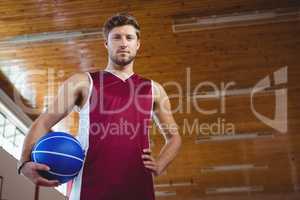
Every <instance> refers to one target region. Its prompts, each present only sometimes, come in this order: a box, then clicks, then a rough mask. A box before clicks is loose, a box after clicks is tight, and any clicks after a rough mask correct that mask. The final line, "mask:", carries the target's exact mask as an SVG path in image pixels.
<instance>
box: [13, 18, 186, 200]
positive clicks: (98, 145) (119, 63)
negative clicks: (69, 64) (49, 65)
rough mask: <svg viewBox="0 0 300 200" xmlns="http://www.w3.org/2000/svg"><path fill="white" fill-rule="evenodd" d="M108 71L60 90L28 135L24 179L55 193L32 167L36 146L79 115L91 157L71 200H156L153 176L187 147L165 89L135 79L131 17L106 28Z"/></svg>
mask: <svg viewBox="0 0 300 200" xmlns="http://www.w3.org/2000/svg"><path fill="white" fill-rule="evenodd" d="M104 36H105V47H106V48H107V51H108V64H107V67H106V68H105V70H103V71H97V72H94V73H79V74H75V75H73V76H72V77H70V78H69V79H68V80H66V81H65V82H64V84H63V85H62V86H61V88H60V89H59V92H58V95H57V97H56V98H55V100H54V102H53V103H51V104H50V105H49V107H48V109H47V111H46V112H44V113H42V114H41V115H40V116H39V117H38V118H37V119H36V120H35V121H34V123H33V124H32V126H31V128H30V130H29V133H28V134H27V135H26V138H25V141H24V145H23V151H22V156H21V160H20V167H19V172H21V173H22V174H23V175H25V176H26V177H27V178H29V179H30V180H31V181H32V182H33V183H35V184H37V185H41V186H49V187H54V186H57V185H58V184H59V183H58V181H55V180H54V181H53V180H46V179H44V178H42V177H41V176H39V174H38V173H37V170H46V171H47V170H51V169H49V167H48V166H45V165H42V164H36V163H33V162H31V160H30V153H31V149H32V147H33V145H34V144H35V142H36V141H37V140H38V139H39V138H40V137H41V136H43V135H44V134H46V133H48V132H49V131H50V130H51V127H52V126H54V125H55V124H56V123H57V122H59V121H60V120H61V119H63V118H64V117H65V116H66V115H68V114H69V113H70V112H71V111H72V110H73V109H74V108H77V109H78V110H79V117H80V121H79V132H78V135H76V136H77V138H78V140H79V141H80V143H81V145H82V147H83V148H84V150H85V153H86V157H85V162H84V166H83V168H82V170H81V171H80V173H79V175H78V176H77V177H76V178H75V179H74V183H73V186H72V192H71V197H70V199H71V200H120V199H126V200H153V199H155V197H154V188H153V178H152V175H155V176H158V175H160V174H162V173H163V172H164V170H165V169H166V168H167V166H168V165H169V164H170V163H171V161H172V160H173V159H174V158H175V156H176V154H177V153H178V150H179V148H180V146H181V137H180V135H179V134H178V130H177V128H176V123H175V121H174V118H173V116H172V113H171V108H170V102H169V99H168V96H167V94H166V92H165V90H164V89H163V87H162V86H161V85H160V84H159V83H157V82H154V81H152V80H149V79H146V78H143V77H141V76H140V75H138V74H136V73H134V71H133V64H134V59H135V57H136V54H137V51H138V49H139V48H140V27H139V25H138V23H137V21H136V20H135V19H134V18H133V17H132V16H130V15H126V14H117V15H115V16H112V17H111V18H110V19H108V21H107V22H106V23H105V25H104ZM152 118H154V119H156V120H155V121H156V122H158V123H159V127H160V132H162V133H163V134H164V136H165V139H166V143H165V145H164V146H163V148H162V149H161V152H160V154H159V155H158V157H157V158H156V159H155V158H154V157H153V156H152V155H151V154H150V153H151V151H150V144H149V130H148V129H149V126H150V125H151V119H152Z"/></svg>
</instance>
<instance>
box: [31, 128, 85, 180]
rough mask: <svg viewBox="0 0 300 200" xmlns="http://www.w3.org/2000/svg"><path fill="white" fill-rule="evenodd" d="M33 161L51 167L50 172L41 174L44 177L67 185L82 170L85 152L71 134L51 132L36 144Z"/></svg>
mask: <svg viewBox="0 0 300 200" xmlns="http://www.w3.org/2000/svg"><path fill="white" fill-rule="evenodd" d="M31 159H32V161H33V162H37V163H41V164H45V165H48V166H49V167H50V171H40V172H39V173H40V175H41V176H42V177H44V178H46V179H48V180H58V181H59V182H60V183H66V182H68V181H69V180H71V179H73V178H74V177H75V176H77V174H78V173H79V171H80V169H81V168H82V165H83V160H84V151H83V150H82V147H81V145H80V143H79V142H78V141H77V140H76V139H75V138H74V137H73V136H71V135H70V134H68V133H64V132H50V133H48V134H46V135H45V136H43V137H41V138H40V139H39V140H38V141H37V142H36V144H35V146H34V147H33V150H32V152H31Z"/></svg>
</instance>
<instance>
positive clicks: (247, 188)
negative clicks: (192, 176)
mask: <svg viewBox="0 0 300 200" xmlns="http://www.w3.org/2000/svg"><path fill="white" fill-rule="evenodd" d="M261 191H264V187H263V186H242V187H240V186H238V187H220V188H207V189H206V191H205V193H206V194H224V193H240V192H261Z"/></svg>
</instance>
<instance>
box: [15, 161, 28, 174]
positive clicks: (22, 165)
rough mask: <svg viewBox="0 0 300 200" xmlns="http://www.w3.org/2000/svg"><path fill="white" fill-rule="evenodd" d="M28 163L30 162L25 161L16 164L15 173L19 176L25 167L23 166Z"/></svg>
mask: <svg viewBox="0 0 300 200" xmlns="http://www.w3.org/2000/svg"><path fill="white" fill-rule="evenodd" d="M28 162H31V160H26V161H23V162H19V163H18V166H17V172H18V174H21V170H22V169H23V167H24V166H25V164H27V163H28Z"/></svg>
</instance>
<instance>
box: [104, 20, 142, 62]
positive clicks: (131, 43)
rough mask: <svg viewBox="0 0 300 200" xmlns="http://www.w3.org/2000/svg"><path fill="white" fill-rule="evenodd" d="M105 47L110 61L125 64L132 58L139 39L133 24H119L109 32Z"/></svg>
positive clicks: (137, 47)
mask: <svg viewBox="0 0 300 200" xmlns="http://www.w3.org/2000/svg"><path fill="white" fill-rule="evenodd" d="M105 47H106V48H107V50H108V55H109V58H110V60H111V61H112V62H114V63H115V64H117V65H119V66H125V65H127V64H129V63H131V62H132V61H133V60H134V58H135V56H136V53H137V51H138V49H139V47H140V41H139V39H138V38H137V35H136V30H135V28H134V27H133V26H131V25H125V26H119V27H115V28H113V29H112V30H111V31H110V32H109V34H108V38H107V41H106V42H105Z"/></svg>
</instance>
